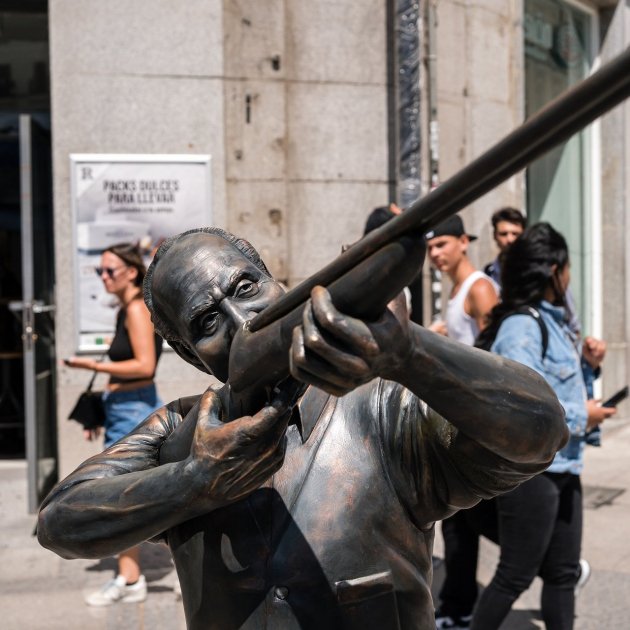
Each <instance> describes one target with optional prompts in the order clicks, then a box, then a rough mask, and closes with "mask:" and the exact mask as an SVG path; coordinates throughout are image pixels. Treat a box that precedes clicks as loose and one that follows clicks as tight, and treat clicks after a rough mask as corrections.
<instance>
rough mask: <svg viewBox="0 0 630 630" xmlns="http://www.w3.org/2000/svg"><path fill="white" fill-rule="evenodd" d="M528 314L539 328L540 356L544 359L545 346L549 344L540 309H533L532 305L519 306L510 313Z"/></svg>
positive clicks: (547, 332) (545, 325)
mask: <svg viewBox="0 0 630 630" xmlns="http://www.w3.org/2000/svg"><path fill="white" fill-rule="evenodd" d="M516 314H518V315H529V316H530V317H533V318H534V319H535V320H536V323H537V324H538V327H539V328H540V334H541V336H542V355H541V358H542V359H544V358H545V356H546V355H547V346H549V330H547V324H545V320H544V319H543V317H542V315H541V314H540V311H538V310H537V309H535V308H534V307H533V306H520V307H519V308H517V309H516V310H515V311H512V313H510V315H516Z"/></svg>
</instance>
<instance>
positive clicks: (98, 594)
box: [85, 575, 147, 606]
mask: <svg viewBox="0 0 630 630" xmlns="http://www.w3.org/2000/svg"><path fill="white" fill-rule="evenodd" d="M146 598H147V581H146V580H145V579H144V575H141V576H140V578H139V579H138V581H137V582H136V583H135V584H127V582H126V581H125V578H124V577H123V576H122V575H117V576H116V578H115V579H114V580H110V581H109V582H107V583H106V584H104V585H103V586H102V587H101V588H100V589H99V590H98V591H94V592H93V593H90V594H89V595H88V596H87V597H86V598H85V603H86V604H87V605H88V606H111V605H112V604H115V603H117V602H125V603H127V604H132V603H136V602H143V601H144V600H145V599H146Z"/></svg>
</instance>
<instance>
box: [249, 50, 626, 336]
mask: <svg viewBox="0 0 630 630" xmlns="http://www.w3.org/2000/svg"><path fill="white" fill-rule="evenodd" d="M628 96H630V47H628V48H627V49H626V50H625V51H624V52H623V53H621V54H620V55H618V56H617V57H615V58H614V59H613V60H612V61H610V62H609V63H607V64H606V65H604V66H602V67H601V68H600V69H599V70H598V71H597V72H595V73H593V74H592V75H591V76H590V77H588V78H587V79H585V80H584V81H582V82H580V83H578V84H577V85H575V86H573V87H572V88H570V89H568V90H566V91H565V92H563V93H562V94H561V95H560V96H558V97H557V98H556V99H554V100H553V101H551V102H550V103H548V104H547V105H546V106H545V107H543V108H542V109H541V110H540V111H538V112H537V113H536V114H534V115H533V116H532V117H530V118H528V119H527V120H526V121H525V122H524V123H523V124H522V125H520V126H519V127H517V128H516V129H515V130H514V131H512V132H511V133H510V134H508V135H507V136H506V137H505V138H503V139H502V140H500V141H499V142H497V144H495V145H494V146H493V147H491V148H490V149H488V150H487V151H486V152H485V153H483V154H482V155H480V156H479V157H478V158H476V159H475V160H473V161H472V162H471V163H470V164H468V165H467V166H465V167H464V168H463V169H461V170H460V171H459V172H458V173H456V174H455V175H453V176H452V177H451V178H450V179H448V180H447V181H446V182H444V183H443V184H441V185H440V186H438V187H437V188H435V189H434V190H432V191H431V192H430V193H428V194H427V195H426V196H425V197H422V198H421V199H418V200H416V201H415V202H414V203H413V204H411V206H409V207H408V208H407V209H406V210H405V211H404V212H403V213H402V214H400V215H398V216H397V217H395V218H393V219H392V220H391V221H388V222H387V223H385V225H383V226H381V227H380V228H379V229H377V230H374V231H373V232H370V233H369V234H367V235H366V236H365V237H364V238H362V239H361V240H360V241H358V242H357V243H355V244H354V245H353V246H352V247H350V249H348V250H347V251H345V252H344V253H343V254H341V255H340V256H338V257H337V258H336V259H335V260H333V261H332V262H331V263H329V264H328V265H326V266H325V267H323V268H322V269H320V270H319V271H318V272H316V273H314V274H313V275H312V276H310V277H309V278H307V279H306V280H304V281H303V282H301V283H300V284H299V285H297V286H296V287H295V288H293V289H291V290H290V291H288V292H287V293H286V294H285V295H284V296H282V298H280V299H279V300H278V301H277V302H276V303H275V304H272V305H271V306H269V307H268V308H266V309H265V310H264V311H263V312H262V313H259V314H258V315H257V316H256V317H254V318H253V319H252V320H250V321H249V322H248V327H249V330H250V331H252V332H253V331H256V330H260V329H261V328H263V327H265V326H267V325H268V324H270V323H272V322H274V321H276V320H278V319H279V318H281V317H282V316H284V315H286V314H287V313H289V312H290V311H292V310H293V309H294V308H296V307H297V306H299V305H300V304H303V303H304V302H305V301H306V300H307V299H308V298H309V297H310V293H311V290H312V288H313V287H314V286H316V285H322V286H328V285H329V284H330V283H331V282H333V281H334V280H336V279H337V278H339V277H340V276H341V275H343V274H344V273H346V272H347V271H348V270H350V269H351V268H352V267H354V266H355V265H357V264H358V263H359V262H361V261H362V260H364V259H365V258H367V257H368V256H370V255H371V254H373V253H374V252H375V251H378V250H379V249H380V248H381V247H383V246H384V245H385V244H386V243H389V242H391V241H392V240H395V239H397V238H399V237H400V236H402V235H404V234H413V233H417V234H418V235H421V234H424V233H425V232H426V231H428V230H429V229H430V228H432V227H435V226H436V225H437V224H438V223H440V222H441V221H443V220H444V219H446V218H448V217H449V216H451V215H452V214H455V213H456V212H458V211H459V210H461V209H462V208H464V207H466V206H467V205H469V204H470V203H471V202H473V201H475V200H476V199H479V197H481V196H483V195H484V194H486V193H487V192H489V191H490V190H492V189H493V188H494V187H495V186H498V185H499V184H501V183H502V182H504V181H505V180H506V179H508V178H509V177H511V176H512V175H514V174H515V173H517V172H518V171H520V170H521V169H523V168H525V167H526V166H527V165H528V164H529V163H530V162H532V161H533V160H535V159H536V158H538V157H540V156H541V155H543V154H544V153H546V152H547V151H549V150H550V149H552V148H554V147H555V146H557V145H559V144H561V143H562V142H564V141H565V140H568V139H569V138H570V137H571V136H572V135H573V134H574V133H576V132H578V131H580V130H581V129H583V128H584V127H586V126H587V125H588V124H589V123H591V122H593V121H594V120H595V119H596V118H598V117H599V116H601V115H602V114H604V113H605V112H607V111H608V110H609V109H612V108H613V107H614V106H615V105H618V104H619V103H621V101H623V100H624V99H625V98H627V97H628Z"/></svg>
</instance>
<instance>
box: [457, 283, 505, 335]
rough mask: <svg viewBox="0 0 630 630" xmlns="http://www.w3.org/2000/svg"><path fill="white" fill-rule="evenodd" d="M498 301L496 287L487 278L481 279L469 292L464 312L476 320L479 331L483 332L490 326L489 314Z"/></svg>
mask: <svg viewBox="0 0 630 630" xmlns="http://www.w3.org/2000/svg"><path fill="white" fill-rule="evenodd" d="M498 301H499V296H498V295H497V292H496V290H495V288H494V285H493V284H492V283H491V282H490V281H489V280H487V279H486V278H479V280H477V281H476V282H474V283H473V285H472V286H471V287H470V291H468V295H467V296H466V303H465V305H464V310H465V311H466V313H468V315H470V316H471V317H472V318H473V319H474V320H475V322H476V324H477V327H478V328H479V330H483V329H484V328H485V327H486V326H487V324H488V321H487V317H488V314H489V313H490V311H491V310H492V309H493V308H494V306H495V305H496V303H497V302H498Z"/></svg>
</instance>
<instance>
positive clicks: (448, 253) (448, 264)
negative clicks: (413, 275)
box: [425, 215, 498, 346]
mask: <svg viewBox="0 0 630 630" xmlns="http://www.w3.org/2000/svg"><path fill="white" fill-rule="evenodd" d="M476 238H477V237H476V236H472V235H471V234H467V233H466V230H465V229H464V222H463V221H462V219H461V217H460V216H459V215H455V216H452V217H449V218H448V219H446V220H445V221H443V222H442V223H440V224H439V225H437V226H436V227H435V229H433V230H431V231H429V232H427V233H426V235H425V239H426V242H427V252H428V254H429V259H430V260H431V264H432V265H433V266H434V267H435V268H436V269H438V270H439V271H441V272H442V273H446V274H447V275H448V277H449V278H450V279H451V281H452V283H453V287H452V289H451V294H450V297H449V300H448V306H447V308H446V318H445V319H446V321H442V320H438V321H435V322H433V323H432V324H431V325H430V326H429V329H430V330H432V331H433V332H437V333H440V334H442V335H447V336H448V337H451V338H452V339H455V340H457V341H460V342H462V343H465V344H466V345H469V346H472V345H473V344H474V343H475V338H476V337H477V335H478V334H479V331H480V330H482V329H483V328H484V326H485V319H486V316H487V315H488V313H489V312H490V311H491V310H492V307H493V306H494V305H495V304H496V303H497V302H498V292H497V289H496V286H495V285H494V283H493V282H492V280H491V279H490V278H489V277H488V276H487V275H486V274H485V273H483V271H479V270H477V269H475V267H474V266H473V264H472V263H471V262H470V260H469V258H468V255H467V250H468V244H469V243H470V242H471V241H474V240H475V239H476Z"/></svg>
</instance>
